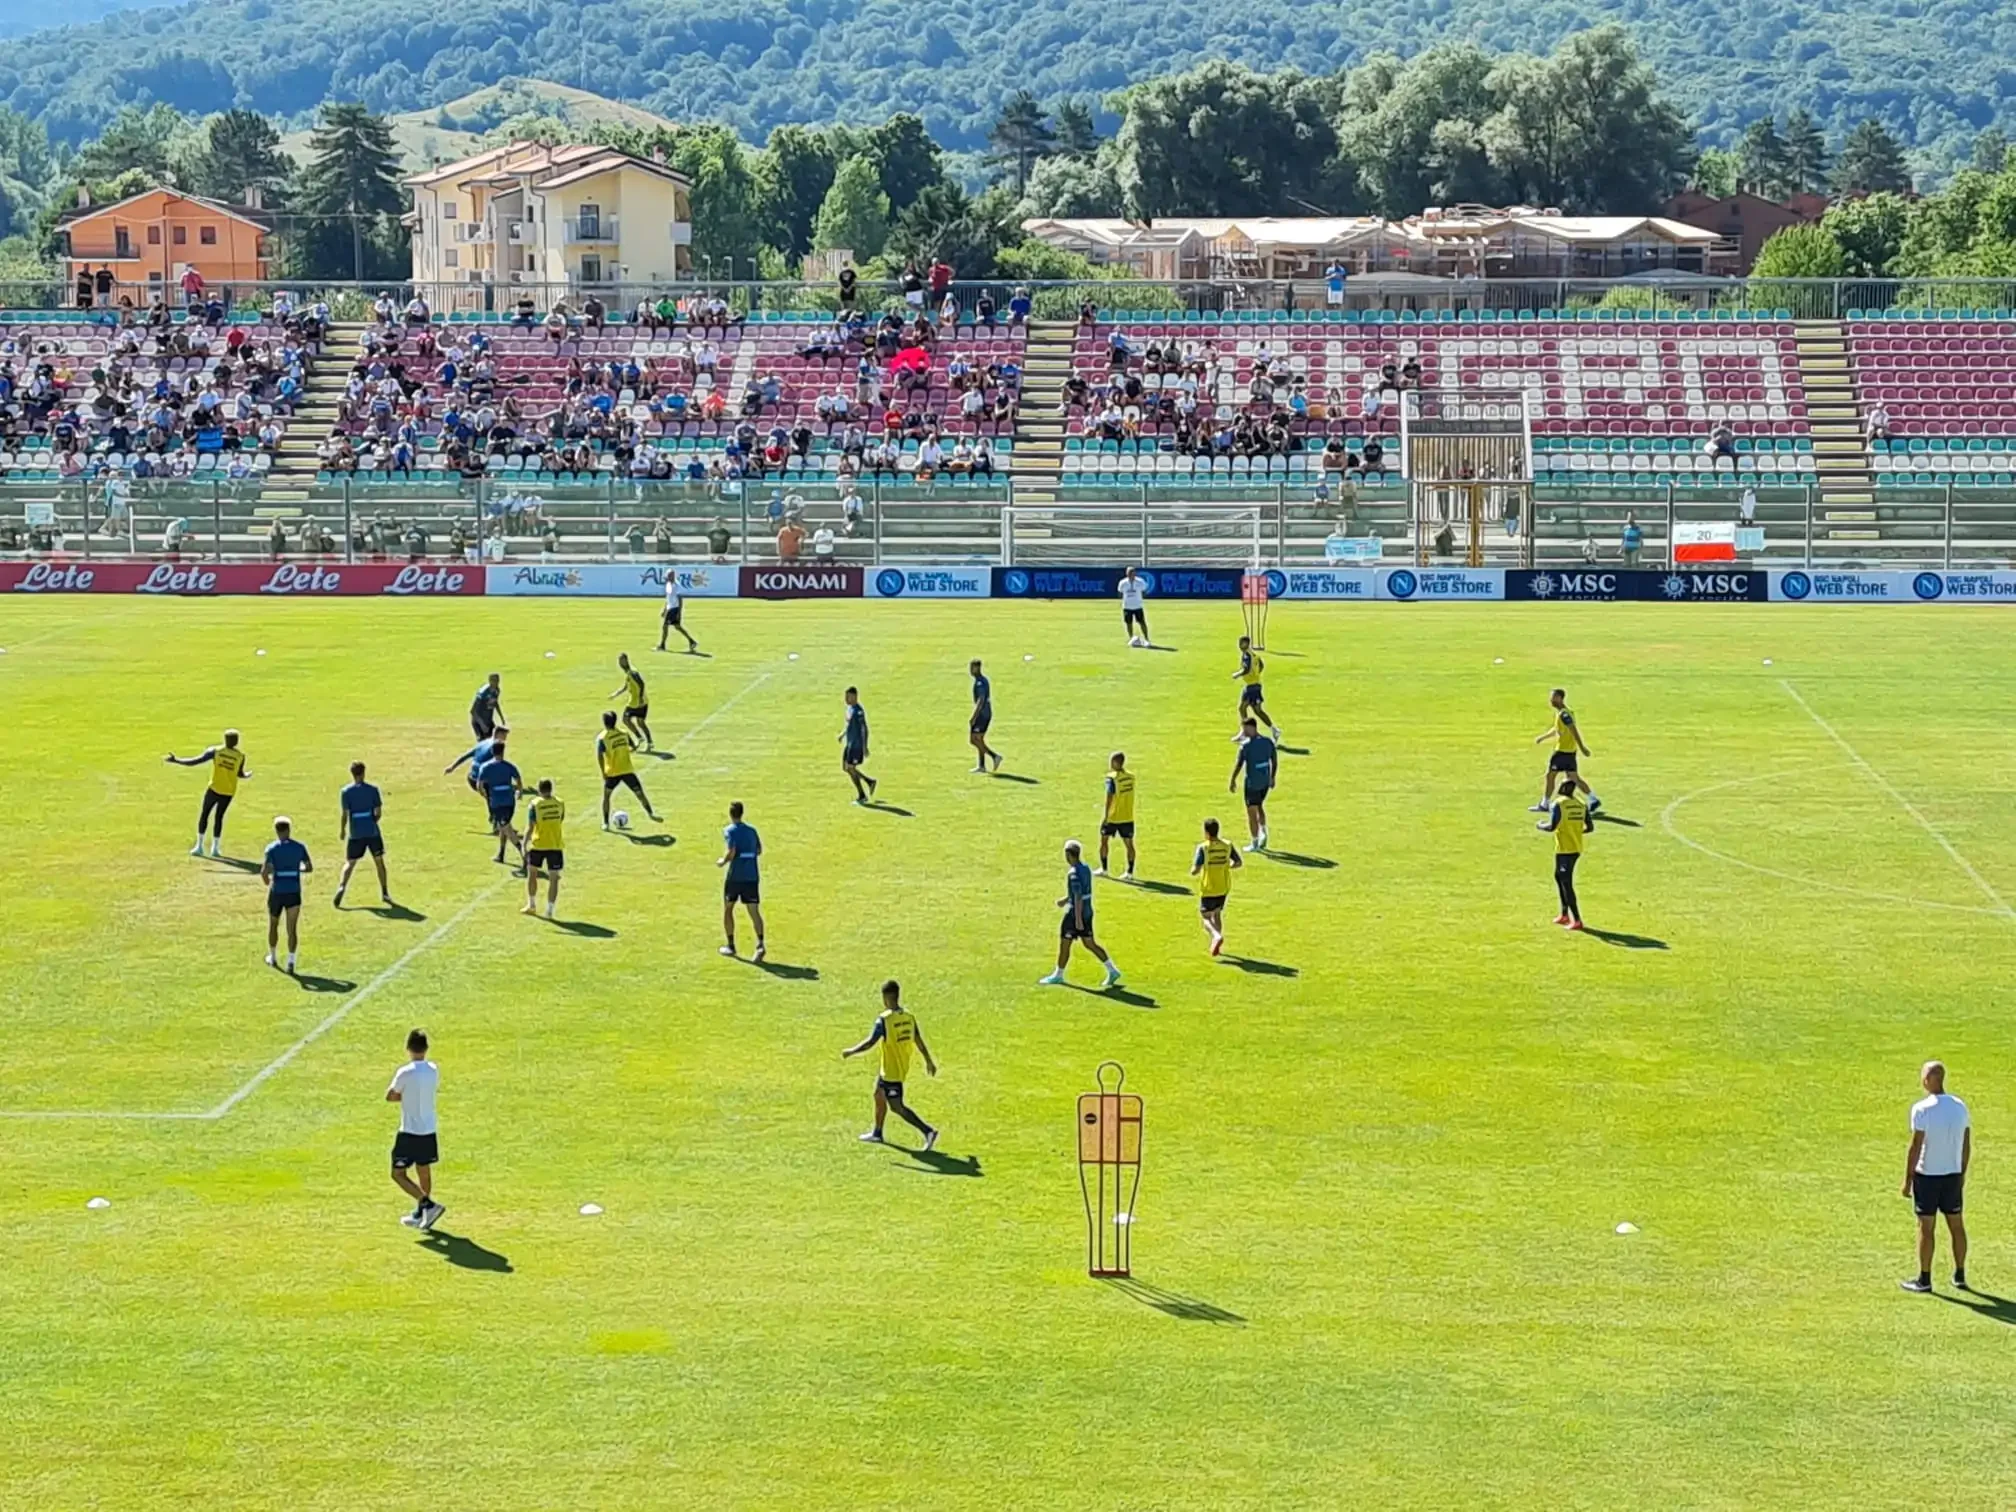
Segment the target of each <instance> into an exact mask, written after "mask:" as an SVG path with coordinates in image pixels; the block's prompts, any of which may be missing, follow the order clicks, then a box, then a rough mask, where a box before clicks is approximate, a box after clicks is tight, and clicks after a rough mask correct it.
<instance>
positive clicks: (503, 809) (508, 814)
mask: <svg viewBox="0 0 2016 1512" xmlns="http://www.w3.org/2000/svg"><path fill="white" fill-rule="evenodd" d="M517 817H518V805H517V804H516V803H515V802H512V803H501V804H500V803H493V804H491V805H490V824H491V827H492V828H493V829H494V828H495V827H496V826H497V825H500V824H509V823H510V822H511V821H512V820H513V819H515V818H517Z"/></svg>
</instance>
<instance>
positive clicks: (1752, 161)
mask: <svg viewBox="0 0 2016 1512" xmlns="http://www.w3.org/2000/svg"><path fill="white" fill-rule="evenodd" d="M1736 179H1737V182H1738V183H1739V184H1740V185H1741V186H1742V187H1743V188H1745V189H1748V190H1749V191H1750V192H1751V193H1752V194H1761V195H1763V196H1764V198H1766V199H1782V198H1783V197H1784V196H1785V194H1786V192H1787V191H1786V184H1787V181H1788V179H1789V172H1788V169H1787V167H1786V160H1785V138H1784V137H1782V136H1780V135H1779V134H1778V121H1777V118H1776V117H1774V116H1768V115H1767V116H1763V117H1761V118H1760V119H1758V120H1755V121H1752V122H1751V123H1750V124H1749V126H1748V127H1747V128H1746V129H1745V130H1744V132H1743V142H1742V145H1741V146H1739V147H1738V148H1737V149H1736Z"/></svg>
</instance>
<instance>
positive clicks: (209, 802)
mask: <svg viewBox="0 0 2016 1512" xmlns="http://www.w3.org/2000/svg"><path fill="white" fill-rule="evenodd" d="M233 796H234V795H233V794H230V793H220V792H218V791H217V789H215V788H205V789H203V813H202V817H200V818H199V819H197V821H196V828H198V829H201V828H203V825H204V823H205V821H207V820H208V819H209V818H210V816H211V815H212V814H215V815H216V816H217V825H218V827H219V828H220V829H221V828H222V827H223V824H224V811H225V810H226V809H228V808H230V807H231V799H232V797H233Z"/></svg>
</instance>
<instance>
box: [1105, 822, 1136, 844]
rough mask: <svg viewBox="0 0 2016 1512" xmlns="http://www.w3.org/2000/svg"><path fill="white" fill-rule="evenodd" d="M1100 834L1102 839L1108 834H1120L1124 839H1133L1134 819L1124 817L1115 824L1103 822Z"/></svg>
mask: <svg viewBox="0 0 2016 1512" xmlns="http://www.w3.org/2000/svg"><path fill="white" fill-rule="evenodd" d="M1099 834H1100V837H1101V838H1102V839H1103V838H1105V837H1107V836H1111V835H1118V836H1119V837H1120V838H1121V839H1122V840H1132V839H1133V838H1134V821H1133V820H1132V819H1122V820H1120V821H1118V822H1117V823H1114V824H1102V825H1100V826H1099Z"/></svg>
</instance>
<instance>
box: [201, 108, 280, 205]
mask: <svg viewBox="0 0 2016 1512" xmlns="http://www.w3.org/2000/svg"><path fill="white" fill-rule="evenodd" d="M189 166H190V172H191V187H193V188H194V189H195V191H196V193H198V194H207V195H209V196H210V197H211V198H212V199H218V200H222V201H224V202H225V203H227V204H233V205H238V204H243V203H244V202H245V192H246V190H248V189H257V190H258V191H259V193H260V195H261V197H262V199H263V200H264V202H265V203H266V204H269V205H276V206H277V205H278V204H280V203H281V201H282V199H283V197H284V193H285V190H286V187H287V181H288V179H289V178H290V177H291V176H292V174H293V171H294V164H293V162H292V160H291V159H289V158H288V157H287V155H286V154H285V153H283V152H282V151H281V150H280V133H279V131H278V130H277V129H276V128H275V127H274V125H273V123H272V122H271V121H269V120H267V119H266V117H264V116H262V115H260V114H259V113H258V112H257V111H253V110H227V111H225V112H224V113H223V114H222V115H214V116H212V117H210V119H209V120H208V121H206V122H205V123H204V126H203V133H202V137H201V140H200V145H199V146H198V148H197V150H196V151H195V153H194V154H192V156H191V158H190V164H189Z"/></svg>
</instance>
